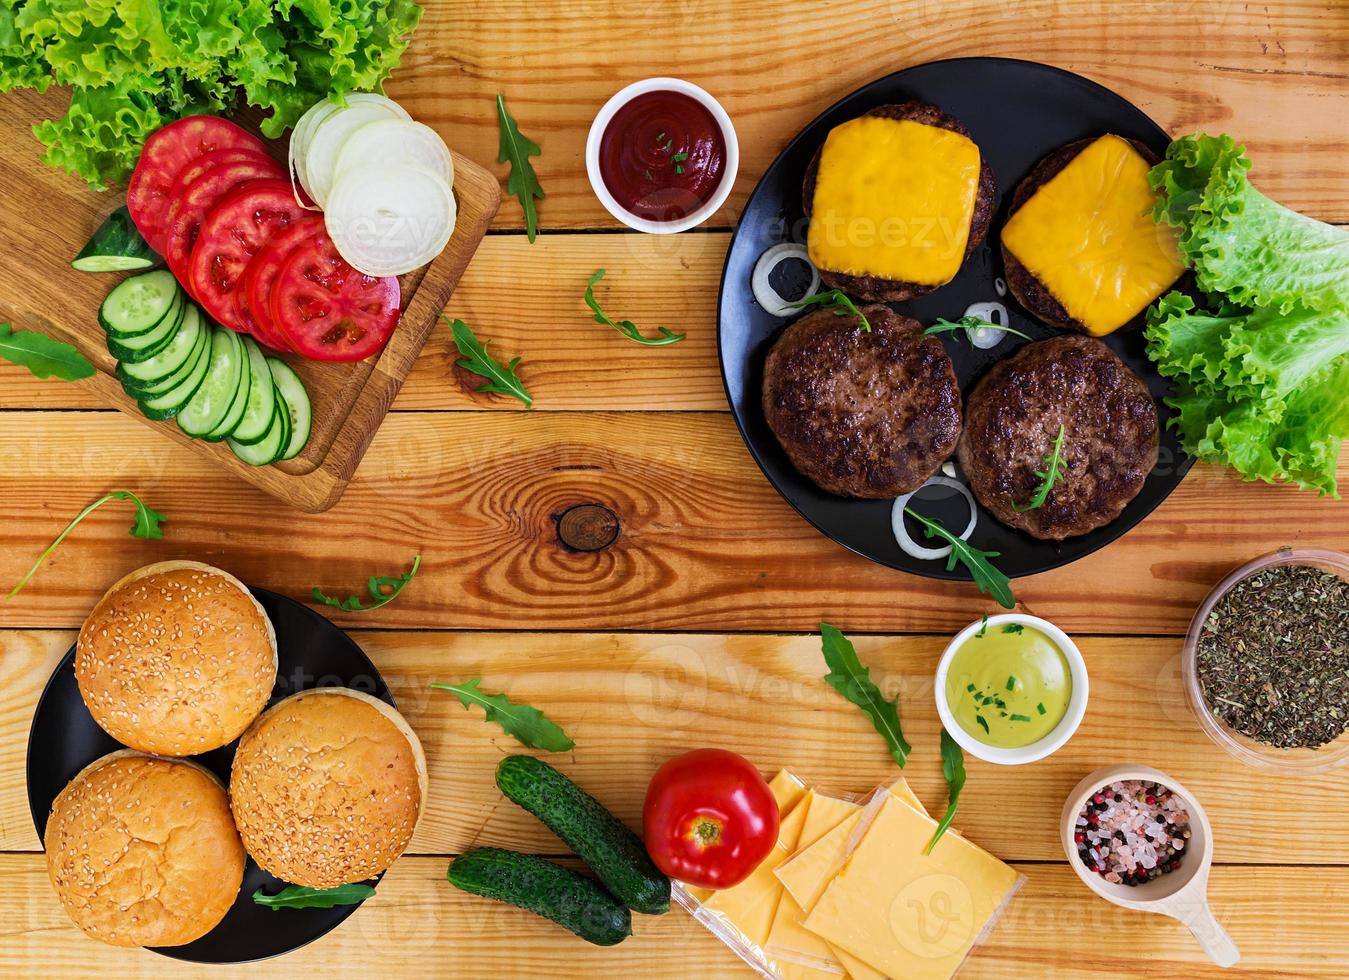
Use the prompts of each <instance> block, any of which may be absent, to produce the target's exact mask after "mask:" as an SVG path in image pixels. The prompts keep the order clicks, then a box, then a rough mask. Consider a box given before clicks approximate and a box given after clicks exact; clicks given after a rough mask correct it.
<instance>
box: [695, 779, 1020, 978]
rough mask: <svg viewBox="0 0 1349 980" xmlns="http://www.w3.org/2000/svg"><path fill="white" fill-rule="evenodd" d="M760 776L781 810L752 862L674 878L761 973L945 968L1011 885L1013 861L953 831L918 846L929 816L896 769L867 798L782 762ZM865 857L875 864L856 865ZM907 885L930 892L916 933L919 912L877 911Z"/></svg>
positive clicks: (701, 916)
mask: <svg viewBox="0 0 1349 980" xmlns="http://www.w3.org/2000/svg"><path fill="white" fill-rule="evenodd" d="M769 787H770V788H771V789H772V791H773V795H774V798H775V799H776V800H777V802H778V811H779V816H780V819H779V831H778V841H777V846H776V847H775V848H774V850H773V851H772V852H771V853H770V854H769V856H768V857H767V858H766V859H765V860H764V861H763V863H761V864H760V865H759V867H758V868H756V869H755V870H754V872H753V873H751V874H750V876H749V877H748V878H746V879H745V880H744V881H742V882H741V883H740V884H738V885H736V886H734V887H732V888H727V889H723V890H721V891H711V890H709V889H704V888H695V887H693V886H690V885H682V884H678V883H676V885H675V889H674V897H675V900H676V901H677V902H679V904H680V905H682V906H684V908H685V909H687V910H688V912H689V913H690V914H691V915H692V916H693V917H694V918H695V919H697V920H698V921H699V922H700V923H702V925H703V926H705V927H706V928H707V929H708V930H710V931H711V932H712V933H713V934H714V935H716V936H717V937H718V938H719V939H721V940H722V942H724V943H725V944H726V945H727V946H729V947H730V948H731V950H733V951H734V952H735V953H736V954H737V955H738V956H739V957H740V958H741V959H742V960H744V961H745V962H746V963H748V964H749V965H750V966H751V967H753V968H754V969H755V970H756V971H758V972H759V973H760V974H761V975H763V976H765V977H769V978H775V980H845V978H847V977H851V978H854V980H884V978H885V977H887V976H894V977H905V978H907V977H948V976H950V975H951V974H952V973H953V972H954V971H955V969H956V968H958V966H959V965H960V963H961V961H963V959H964V956H965V954H966V953H967V952H968V951H969V949H970V948H971V947H972V946H973V945H974V944H975V942H976V941H977V940H978V939H979V938H982V933H983V932H984V931H985V930H986V929H991V926H992V922H993V920H995V919H996V915H997V913H998V912H999V911H1000V910H1001V908H1002V906H1003V905H1004V904H1005V902H1006V900H1007V899H1009V898H1010V897H1011V894H1012V893H1013V892H1015V890H1016V888H1017V887H1018V886H1019V885H1020V882H1021V879H1020V878H1019V876H1017V875H1016V873H1015V872H1014V871H1012V870H1011V869H1010V868H1007V867H1006V865H1003V864H1002V863H1001V862H1000V861H997V859H996V858H993V857H991V856H990V855H987V854H985V853H984V852H983V851H981V850H979V849H978V848H977V847H975V846H974V845H972V844H970V843H969V842H968V841H966V840H964V839H963V838H960V837H958V836H957V835H955V834H953V833H949V832H948V833H947V834H946V835H945V838H951V839H952V840H954V841H958V842H959V843H958V844H952V845H947V844H946V843H945V838H943V841H941V842H939V843H938V845H937V847H936V848H935V849H934V851H933V854H932V855H931V856H928V857H925V856H923V854H922V849H923V847H924V846H926V844H927V841H928V839H929V838H930V837H931V835H932V832H933V830H934V829H935V827H936V824H935V822H934V821H932V820H931V819H930V818H929V817H928V815H927V811H926V810H925V809H924V808H923V804H922V803H921V802H920V801H919V800H918V798H917V797H916V796H915V795H914V794H913V791H912V790H911V789H910V788H909V786H908V784H907V783H906V782H905V781H904V779H903V777H900V778H898V779H897V780H895V782H893V783H892V784H890V785H888V786H884V787H882V788H880V789H878V790H876V791H875V793H873V794H871V796H870V798H869V802H867V798H856V797H852V798H838V797H833V796H826V795H824V794H823V793H820V792H818V791H816V790H815V789H812V788H811V787H809V786H808V785H807V784H806V783H805V782H804V781H803V780H802V779H800V778H799V777H798V776H796V775H795V774H794V773H792V772H791V771H789V770H785V769H784V770H782V771H781V772H779V773H778V774H777V776H775V777H774V778H773V779H772V780H771V781H770V782H769ZM887 801H890V802H889V803H887ZM864 803H865V805H863V804H864ZM873 834H874V835H875V836H872V835H873ZM918 836H921V838H922V839H921V840H917V837H918ZM854 856H857V867H856V868H854V866H853V865H854V862H853V857H854ZM934 859H935V860H934ZM866 862H873V863H875V864H876V869H873V870H872V871H871V873H867V871H866V870H864V868H863V865H865V863H866ZM904 865H908V866H910V867H911V870H909V871H907V872H905V871H904V870H903V867H902V866H904ZM882 867H883V869H884V870H879V869H880V868H882ZM999 869H1001V871H999ZM981 876H982V877H981ZM892 884H893V886H894V887H891V885H892ZM1004 886H1005V887H1004ZM990 888H991V889H992V892H988V889H990ZM910 890H912V895H910V894H909V892H910ZM992 893H998V895H997V897H996V901H995V900H994V898H993V897H990V896H991V894H992ZM906 896H909V898H911V899H912V900H913V901H916V902H919V903H920V904H921V903H922V902H923V901H924V900H926V901H927V902H928V903H929V906H930V916H931V918H930V921H929V922H928V923H927V924H926V928H927V929H928V932H927V933H923V932H922V930H921V928H920V927H923V926H924V923H922V922H917V920H918V919H919V918H921V917H922V916H923V915H925V914H929V913H920V912H917V911H916V907H903V908H899V909H898V910H897V912H896V914H894V915H891V914H890V913H887V912H886V910H887V909H890V908H891V906H892V905H893V904H895V903H900V904H901V905H902V904H903V903H904V902H905V901H906ZM990 903H992V904H991V908H990V907H988V906H989V905H990ZM938 905H940V906H941V908H938V907H937V906H938ZM864 906H870V912H869V913H868V912H867V911H866V909H865V908H863V907H864ZM986 908H987V912H986V913H985V909H986ZM938 913H942V915H938ZM854 920H855V921H854ZM878 923H879V925H878ZM915 923H916V924H915ZM892 925H893V928H894V931H893V932H892V931H891V926H892ZM853 926H855V928H854V927H853ZM933 929H936V930H939V931H940V932H941V935H940V936H938V935H936V933H935V932H933V931H932V930H933ZM915 930H917V931H915ZM910 936H915V937H917V938H916V939H911V938H909V937H910ZM911 947H912V948H911Z"/></svg>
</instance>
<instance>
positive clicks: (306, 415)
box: [267, 357, 314, 459]
mask: <svg viewBox="0 0 1349 980" xmlns="http://www.w3.org/2000/svg"><path fill="white" fill-rule="evenodd" d="M267 367H268V368H270V369H271V372H272V380H273V381H275V382H276V392H277V394H278V395H280V396H281V399H282V400H283V401H284V402H285V403H286V408H287V410H288V411H289V414H290V442H289V444H288V445H287V446H286V448H285V450H284V451H283V452H282V454H281V458H282V459H294V458H295V457H296V456H298V455H300V453H301V452H302V451H303V450H304V447H305V445H306V444H308V442H309V430H310V428H311V427H312V426H313V414H314V413H313V409H312V408H311V406H310V404H309V392H307V391H305V387H304V382H303V381H301V380H300V376H299V375H298V374H296V373H295V371H294V370H292V368H291V366H290V365H289V364H287V363H286V362H285V361H283V360H281V359H280V358H279V357H269V358H267Z"/></svg>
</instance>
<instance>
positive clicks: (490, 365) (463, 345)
mask: <svg viewBox="0 0 1349 980" xmlns="http://www.w3.org/2000/svg"><path fill="white" fill-rule="evenodd" d="M441 319H443V320H448V319H449V318H448V317H446V316H444V315H443V314H442V316H441ZM450 331H451V332H452V333H453V334H454V346H455V347H457V348H458V349H459V353H460V354H462V355H464V360H462V361H456V362H455V363H456V364H458V365H459V366H460V367H461V368H463V369H464V370H465V371H471V372H472V373H474V374H476V375H478V376H479V377H483V378H486V379H487V384H485V385H483V386H482V387H481V388H475V389H474V390H475V391H478V392H483V391H488V392H494V393H495V394H498V395H510V396H511V397H512V398H518V399H520V401H522V402H524V404H525V408H533V407H534V396H533V395H531V394H530V393H529V389H528V388H526V387H525V383H524V382H523V381H521V380H520V376H519V375H518V374H516V372H515V369H516V368H517V367H519V366H520V358H519V357H516V358H514V359H513V360H512V361H511V362H510V363H509V364H507V365H506V366H505V367H502V366H501V362H500V361H498V360H497V359H496V358H495V357H493V356H492V355H491V354H489V353H487V345H488V344H490V343H491V341H490V340H484V341H481V342H480V341H479V340H478V338H477V337H475V336H474V335H473V331H472V330H470V329H469V326H468V324H467V323H465V322H464V321H463V320H455V321H453V322H452V323H450Z"/></svg>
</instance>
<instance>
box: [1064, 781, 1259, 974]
mask: <svg viewBox="0 0 1349 980" xmlns="http://www.w3.org/2000/svg"><path fill="white" fill-rule="evenodd" d="M1130 779H1143V780H1149V781H1151V782H1155V783H1161V784H1162V785H1163V786H1165V787H1166V788H1167V789H1169V790H1171V792H1172V793H1174V794H1176V795H1177V796H1179V797H1180V798H1181V799H1182V800H1184V801H1185V808H1186V810H1188V811H1189V814H1190V839H1189V841H1187V842H1186V846H1185V858H1184V860H1183V861H1182V862H1181V866H1180V868H1179V869H1178V870H1176V871H1173V872H1171V873H1170V874H1165V875H1160V876H1159V877H1157V878H1154V879H1153V880H1152V881H1149V882H1147V883H1145V884H1142V885H1124V884H1115V883H1114V882H1111V881H1106V880H1105V879H1104V878H1102V877H1101V876H1100V875H1098V874H1096V873H1095V872H1094V871H1092V870H1091V869H1090V868H1088V867H1087V866H1086V865H1084V864H1083V863H1082V859H1081V858H1080V857H1078V855H1077V844H1076V843H1075V842H1074V840H1073V834H1075V833H1076V832H1077V815H1078V814H1079V813H1081V812H1082V808H1083V807H1084V806H1086V804H1087V800H1088V799H1089V798H1090V797H1091V795H1092V794H1093V793H1095V792H1096V791H1098V790H1099V789H1100V788H1101V787H1102V786H1105V785H1107V784H1109V783H1113V782H1115V781H1117V780H1130ZM1061 831H1062V837H1063V850H1064V853H1066V854H1067V855H1068V863H1069V864H1070V865H1072V867H1073V870H1074V871H1076V872H1077V876H1078V877H1079V878H1081V879H1082V881H1083V882H1084V883H1085V884H1086V886H1087V887H1088V888H1090V889H1091V890H1092V891H1094V892H1095V893H1096V894H1097V895H1100V896H1101V897H1102V898H1104V899H1105V900H1106V901H1107V902H1113V903H1114V904H1116V905H1121V906H1123V907H1124V908H1126V909H1137V910H1138V911H1140V912H1155V913H1157V914H1158V915H1169V916H1171V918H1173V919H1179V920H1180V921H1181V922H1183V923H1184V924H1185V925H1186V927H1187V928H1188V929H1189V930H1190V932H1192V933H1194V938H1195V939H1197V940H1198V941H1199V945H1200V946H1202V947H1203V949H1204V952H1205V953H1207V954H1208V956H1209V958H1210V959H1212V960H1213V962H1214V963H1216V964H1218V965H1219V966H1232V965H1233V964H1234V963H1236V962H1237V961H1238V960H1240V959H1241V952H1240V951H1239V950H1238V949H1237V947H1236V944H1235V943H1234V942H1232V937H1231V936H1229V935H1228V934H1227V930H1225V929H1224V928H1223V927H1222V926H1220V925H1219V924H1218V920H1217V919H1215V918H1214V917H1213V912H1212V911H1211V910H1210V909H1209V904H1208V876H1209V869H1210V868H1211V867H1212V865H1213V825H1212V824H1210V823H1209V819H1208V814H1207V813H1205V812H1204V808H1203V807H1202V806H1200V805H1199V801H1198V799H1197V798H1196V797H1195V795H1194V794H1193V793H1191V792H1190V791H1189V790H1187V789H1186V788H1185V787H1184V786H1182V785H1181V784H1180V783H1178V782H1177V781H1176V780H1174V779H1172V778H1171V777H1170V776H1168V775H1166V774H1165V773H1163V772H1160V771H1159V770H1157V769H1153V768H1151V767H1149V766H1108V767H1106V768H1104V769H1097V770H1096V771H1095V772H1092V773H1089V774H1088V775H1087V776H1085V777H1084V778H1083V779H1082V781H1081V782H1080V783H1078V784H1077V786H1076V787H1075V788H1074V789H1073V791H1072V792H1071V793H1069V794H1068V799H1067V801H1066V802H1065V803H1064V804H1063V819H1062V822H1061Z"/></svg>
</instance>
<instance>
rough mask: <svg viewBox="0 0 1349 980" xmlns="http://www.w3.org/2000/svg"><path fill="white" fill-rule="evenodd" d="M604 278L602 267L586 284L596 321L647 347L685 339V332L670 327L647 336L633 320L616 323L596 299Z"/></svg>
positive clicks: (587, 298) (664, 345) (666, 344)
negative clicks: (597, 290)
mask: <svg viewBox="0 0 1349 980" xmlns="http://www.w3.org/2000/svg"><path fill="white" fill-rule="evenodd" d="M603 278H604V270H603V269H600V270H598V271H597V272H596V273H595V274H594V275H593V276H591V277H590V282H588V283H587V284H586V292H585V300H586V306H588V307H590V310H591V312H592V313H594V314H595V322H596V323H602V324H604V326H606V327H613V328H614V329H615V330H617V331H618V332H619V333H621V334H622V335H623V336H624V337H627V338H628V339H629V340H631V341H632V342H633V343H637V344H645V345H646V346H647V347H666V346H668V345H670V344H677V343H679V342H680V341H681V340H683V339H684V337H685V335H684V334H682V333H675V332H674V331H673V330H671V329H670V328H669V327H657V328H656V329H657V330H659V331H660V336H659V337H646V336H643V334H642V331H640V330H638V329H637V325H636V324H635V323H633V322H632V321H631V320H620V321H618V322H617V323H615V322H614V320H613V319H612V318H611V317H610V316H609V314H608V313H605V312H604V310H602V309H600V304H599V303H598V302H597V301H596V299H595V283H597V282H599V281H600V280H601V279H603Z"/></svg>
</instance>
